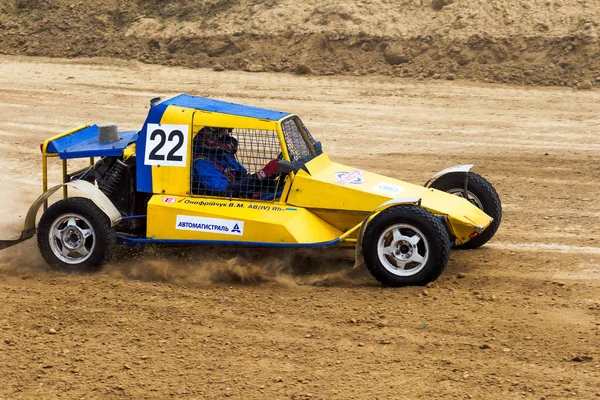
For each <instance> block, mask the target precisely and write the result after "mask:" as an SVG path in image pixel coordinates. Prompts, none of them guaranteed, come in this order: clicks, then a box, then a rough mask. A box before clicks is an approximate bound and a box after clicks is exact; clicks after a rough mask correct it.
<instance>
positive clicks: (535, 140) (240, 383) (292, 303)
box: [0, 56, 600, 399]
mask: <svg viewBox="0 0 600 400" xmlns="http://www.w3.org/2000/svg"><path fill="white" fill-rule="evenodd" d="M178 92H188V93H191V94H198V95H204V96H213V97H216V98H219V99H224V100H230V101H238V102H244V103H248V104H251V105H257V106H264V107H272V108H276V109H281V110H286V111H293V112H296V113H298V114H300V115H301V116H303V117H304V121H305V123H306V124H307V126H308V128H309V129H311V131H312V133H313V135H314V136H315V137H317V138H319V139H320V140H321V141H322V142H323V144H324V147H325V149H326V150H327V151H328V152H329V153H330V155H331V157H332V158H333V159H335V160H338V161H341V162H345V163H348V164H352V165H354V166H357V167H360V168H365V169H369V170H373V171H375V172H379V173H383V174H389V175H391V176H394V177H398V178H400V179H404V180H407V181H411V182H425V181H426V180H427V178H428V177H429V176H430V175H432V174H433V173H435V172H436V171H438V170H440V169H442V168H444V167H446V166H450V165H454V164H459V163H467V162H473V163H475V164H476V171H477V172H479V173H481V174H483V175H484V176H486V177H488V178H489V180H490V181H492V182H493V183H494V185H495V186H496V188H497V189H498V192H499V193H500V195H501V198H502V200H503V206H504V213H505V219H504V221H503V225H502V226H501V228H500V231H499V232H498V234H497V236H496V237H495V238H494V240H493V241H492V242H491V243H489V245H487V246H485V247H484V248H482V249H479V250H476V251H456V252H453V253H452V255H451V260H450V263H449V265H448V268H447V270H446V271H445V272H444V274H442V276H441V277H440V279H439V280H438V281H437V282H435V283H434V284H432V285H430V287H427V288H416V287H415V288H404V289H386V288H382V287H380V286H379V285H378V284H377V283H376V282H375V281H374V280H373V279H372V278H371V277H370V276H369V274H368V273H367V272H366V271H365V270H362V269H361V270H351V266H352V260H351V257H349V256H348V255H347V254H345V253H339V252H332V251H323V252H310V253H307V252H294V251H285V252H283V251H281V252H274V251H262V250H255V251H249V250H235V249H234V250H219V249H211V248H178V249H175V250H172V249H168V248H156V249H155V248H151V249H149V250H148V251H147V252H145V253H139V252H133V251H130V250H127V249H121V250H119V254H118V257H117V260H116V261H115V262H114V263H113V264H112V265H109V266H107V267H106V268H105V269H104V270H103V272H101V273H99V274H96V275H86V276H68V275H64V274H61V273H57V272H53V271H49V270H48V269H47V268H46V267H45V266H44V264H43V262H42V261H41V258H40V256H39V255H38V254H37V247H36V245H35V243H34V240H31V241H29V242H26V243H23V244H21V245H19V246H16V247H14V248H11V249H9V250H5V251H3V252H2V253H0V301H1V302H2V307H1V308H0V337H1V338H0V371H1V374H0V398H6V399H13V398H33V397H38V398H55V397H66V398H132V397H136V398H141V397H143V398H167V397H175V398H209V399H219V398H226V397H231V398H240V399H242V398H243V399H253V398H255V399H262V398H282V399H283V398H288V399H309V398H310V399H333V398H339V399H351V398H356V399H359V398H360V399H362V398H369V399H370V398H380V399H388V398H389V399H392V398H407V399H408V398H457V399H464V398H479V399H484V398H485V399H506V398H532V399H564V398H577V399H583V398H598V397H599V396H600V351H599V344H600V294H599V288H600V283H599V282H600V244H599V241H600V224H599V217H600V203H599V200H598V198H599V195H600V186H599V185H598V181H599V179H600V167H599V162H598V159H599V155H600V144H599V142H598V134H599V131H600V113H599V112H598V111H599V109H598V104H600V93H599V92H595V91H592V92H582V91H574V90H571V89H544V88H542V89H540V88H537V89H532V88H520V87H514V86H502V85H481V84H478V85H474V84H464V83H458V82H447V81H435V82H434V81H431V82H426V83H423V82H418V81H412V80H404V79H393V78H376V77H360V78H359V77H345V78H342V77H339V78H337V77H293V76H289V75H282V74H279V75H276V74H267V73H254V74H248V73H244V72H221V73H216V72H212V71H208V70H187V69H181V68H167V67H159V66H149V65H142V64H138V63H134V62H124V61H115V60H106V59H105V60H79V61H65V60H60V59H42V58H19V57H7V56H2V57H0V105H1V106H2V109H3V113H2V117H1V118H0V149H1V150H2V153H1V154H2V156H1V157H0V171H2V174H0V184H1V185H2V188H3V190H2V198H1V200H0V205H1V206H2V214H1V217H2V225H1V226H2V232H3V233H2V234H3V236H8V237H10V236H16V235H17V234H18V232H19V230H20V223H21V221H22V218H23V216H24V213H25V212H26V211H27V208H28V206H29V204H30V203H31V202H32V201H33V199H34V198H35V197H36V196H37V194H38V193H39V192H40V186H41V182H40V181H41V178H40V154H39V144H40V143H41V142H42V141H43V140H44V139H45V138H46V137H48V136H51V135H54V134H56V133H58V132H61V131H63V130H66V129H69V128H72V127H74V126H77V125H80V124H81V123H85V122H106V121H115V122H117V123H118V124H119V126H120V128H121V129H123V130H125V129H138V128H139V127H140V126H141V124H142V122H143V120H144V118H145V114H146V113H147V111H148V110H147V104H148V100H149V99H150V98H151V97H154V96H155V95H163V96H168V95H172V94H176V93H178ZM58 171H59V167H58V164H56V165H55V169H54V170H53V172H54V174H53V177H54V179H58V174H57V172H58Z"/></svg>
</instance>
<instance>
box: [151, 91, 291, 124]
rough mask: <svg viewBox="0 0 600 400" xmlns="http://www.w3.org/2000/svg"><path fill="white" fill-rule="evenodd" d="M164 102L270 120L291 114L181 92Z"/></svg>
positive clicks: (276, 119)
mask: <svg viewBox="0 0 600 400" xmlns="http://www.w3.org/2000/svg"><path fill="white" fill-rule="evenodd" d="M163 104H166V105H173V106H179V107H187V108H194V109H196V110H204V111H212V112H218V113H223V114H231V115H239V116H241V117H250V118H259V119H266V120H269V121H278V120H280V119H281V118H283V117H285V116H286V115H289V114H290V113H288V112H280V111H274V110H267V109H266V108H258V107H250V106H245V105H242V104H235V103H228V102H226V101H219V100H213V99H207V98H205V97H196V96H190V95H187V94H180V95H179V96H175V97H173V98H171V99H168V100H165V101H163V102H162V103H160V105H163Z"/></svg>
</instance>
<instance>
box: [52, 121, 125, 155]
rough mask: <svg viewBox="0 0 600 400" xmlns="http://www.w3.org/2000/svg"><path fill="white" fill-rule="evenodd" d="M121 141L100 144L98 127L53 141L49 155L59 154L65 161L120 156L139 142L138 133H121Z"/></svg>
mask: <svg viewBox="0 0 600 400" xmlns="http://www.w3.org/2000/svg"><path fill="white" fill-rule="evenodd" d="M119 136H120V138H121V139H120V140H118V141H116V142H112V143H99V142H98V125H92V126H90V127H88V128H85V129H82V130H80V131H77V132H75V133H73V134H71V135H68V136H65V137H62V138H60V139H56V140H53V141H52V142H50V143H49V144H48V148H47V152H48V153H58V156H59V157H60V158H61V159H63V160H66V159H70V158H85V157H106V156H120V155H122V154H123V149H124V148H125V147H127V145H128V144H129V143H131V142H135V141H136V140H137V132H119Z"/></svg>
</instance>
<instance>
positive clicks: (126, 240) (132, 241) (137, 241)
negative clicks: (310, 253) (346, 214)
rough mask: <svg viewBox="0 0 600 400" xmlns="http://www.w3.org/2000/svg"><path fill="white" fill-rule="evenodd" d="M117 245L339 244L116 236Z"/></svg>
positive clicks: (256, 245)
mask: <svg viewBox="0 0 600 400" xmlns="http://www.w3.org/2000/svg"><path fill="white" fill-rule="evenodd" d="M117 240H118V243H120V244H125V245H128V246H141V245H145V244H188V245H190V244H208V245H219V246H220V245H232V246H253V247H295V248H297V247H329V246H334V245H336V244H338V243H339V242H340V238H335V239H333V240H330V241H329V242H320V243H256V242H233V241H228V240H168V239H144V238H132V237H128V236H122V235H117Z"/></svg>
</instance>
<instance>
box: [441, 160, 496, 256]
mask: <svg viewBox="0 0 600 400" xmlns="http://www.w3.org/2000/svg"><path fill="white" fill-rule="evenodd" d="M468 174H469V179H468V181H467V193H466V198H467V200H469V201H470V202H471V203H472V204H473V205H475V206H477V208H479V209H480V210H483V212H485V213H486V214H487V215H489V216H490V217H492V218H494V221H492V223H491V224H490V226H488V227H487V228H486V229H485V231H483V233H481V234H480V235H479V236H477V237H475V238H473V239H471V240H469V241H468V242H467V243H465V244H462V245H460V246H456V247H457V248H459V249H476V248H478V247H481V246H483V245H484V244H485V243H487V242H488V241H489V240H490V239H491V238H492V237H493V236H494V235H495V234H496V231H498V228H499V227H500V222H501V221H502V204H501V203H500V197H499V196H498V193H497V192H496V189H494V187H493V186H492V184H491V183H489V182H488V181H487V180H486V179H485V178H484V177H482V176H481V175H478V174H476V173H473V172H468ZM431 187H432V188H434V189H437V190H441V191H443V192H447V193H450V194H454V195H456V196H460V197H465V173H464V172H453V173H450V174H446V175H443V176H441V177H440V178H438V179H437V180H436V181H435V182H434V183H433V185H431Z"/></svg>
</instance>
